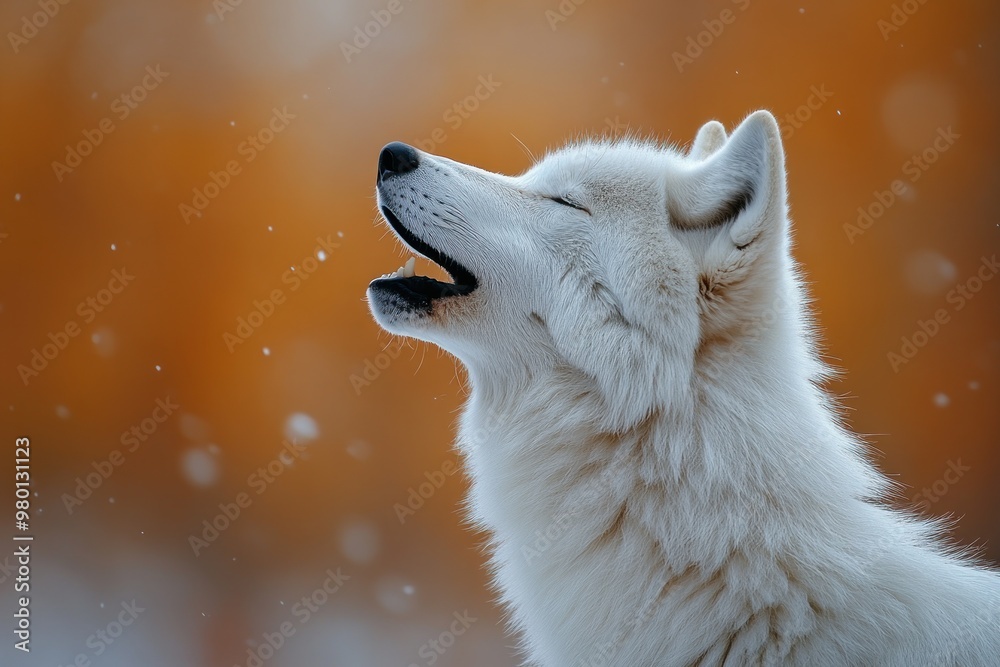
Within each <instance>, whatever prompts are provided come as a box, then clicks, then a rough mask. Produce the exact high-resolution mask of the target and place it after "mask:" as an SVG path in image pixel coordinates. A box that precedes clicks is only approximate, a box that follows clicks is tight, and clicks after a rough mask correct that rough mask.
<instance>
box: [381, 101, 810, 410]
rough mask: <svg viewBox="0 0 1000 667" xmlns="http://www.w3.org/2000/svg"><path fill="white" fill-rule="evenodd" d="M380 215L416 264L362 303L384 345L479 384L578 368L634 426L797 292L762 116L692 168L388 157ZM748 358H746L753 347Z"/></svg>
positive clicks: (576, 159) (631, 145)
mask: <svg viewBox="0 0 1000 667" xmlns="http://www.w3.org/2000/svg"><path fill="white" fill-rule="evenodd" d="M377 193H378V205H379V208H380V210H381V211H382V214H383V215H384V217H385V219H386V220H387V221H388V223H389V225H390V226H391V227H392V229H393V230H394V231H395V233H396V234H397V235H398V236H399V238H400V239H402V241H403V242H404V243H405V244H406V245H407V246H408V247H409V248H410V249H411V250H413V251H414V252H416V253H418V254H420V255H423V256H425V257H427V258H429V259H431V260H432V261H434V262H436V263H437V264H439V265H441V266H442V267H443V268H444V269H445V270H446V271H447V272H448V273H449V274H450V275H451V277H452V279H453V280H454V282H453V283H448V282H441V281H437V280H434V279H432V278H427V277H423V276H417V275H412V273H413V272H412V264H410V265H409V266H408V267H406V268H404V269H403V270H401V271H399V272H397V273H396V274H392V275H389V276H387V277H383V278H379V279H377V280H375V281H373V282H372V283H371V284H370V285H369V287H368V300H369V304H370V306H371V309H372V312H373V313H374V315H375V318H376V319H377V321H378V322H379V324H381V325H382V326H383V327H384V328H386V329H387V330H389V331H390V332H393V333H397V334H402V335H406V336H412V337H414V338H419V339H422V340H426V341H430V342H433V343H436V344H438V345H440V346H441V347H443V348H445V349H446V350H448V351H450V352H452V353H453V354H455V355H456V356H457V357H459V358H460V359H461V360H462V361H463V362H464V363H465V364H466V366H467V367H468V368H469V370H470V373H471V376H472V379H473V381H474V382H475V381H476V380H477V379H484V380H485V379H487V378H490V377H510V376H511V375H519V374H521V375H527V376H530V375H532V374H534V373H541V372H544V371H543V370H542V369H551V368H563V369H575V370H577V371H579V372H581V373H582V374H584V375H585V376H586V377H588V378H589V379H591V380H592V381H593V384H594V386H595V387H596V388H597V389H598V390H599V391H600V392H601V394H602V396H603V397H604V398H605V399H606V400H607V405H608V406H609V414H608V415H607V417H608V421H609V422H610V424H611V425H613V426H615V427H618V428H620V427H626V426H628V425H629V424H630V423H634V421H635V420H637V419H641V418H642V416H643V415H645V414H646V413H648V412H649V410H650V409H652V407H653V406H654V405H656V404H657V402H658V401H669V400H670V398H671V394H676V393H677V392H678V391H683V390H684V389H685V388H686V387H687V386H688V384H689V381H690V378H691V377H692V374H693V373H694V372H695V371H696V369H697V367H698V365H699V364H702V363H710V362H709V361H708V360H710V359H711V357H712V355H713V354H718V353H720V352H722V351H726V352H727V354H729V355H730V357H732V356H734V355H737V356H738V355H742V354H744V353H746V352H749V349H750V346H749V344H750V343H751V342H752V341H749V338H750V337H752V336H754V335H755V331H759V328H760V326H761V324H762V322H764V321H765V320H766V319H767V318H768V317H772V318H773V314H774V312H775V309H776V304H779V303H780V299H781V297H782V295H783V294H785V293H786V292H787V290H788V289H789V288H790V287H792V286H793V283H794V281H793V279H792V270H791V265H790V260H789V258H788V257H789V253H788V232H787V227H788V222H787V215H786V195H785V170H784V156H783V151H782V146H781V140H780V133H779V130H778V125H777V123H776V122H775V119H774V118H773V116H771V115H770V114H769V113H767V112H763V111H760V112H757V113H754V114H752V115H751V116H749V117H748V118H747V119H746V120H745V121H744V122H743V123H742V124H741V125H740V126H739V127H737V128H736V130H735V131H734V132H733V133H732V135H731V136H729V137H727V136H726V132H725V130H724V129H723V127H722V125H720V124H719V123H716V122H711V123H709V124H707V125H705V126H704V127H703V128H702V129H701V130H700V131H699V133H698V136H697V138H696V140H695V142H694V144H693V146H692V148H691V150H690V151H689V152H688V153H687V154H682V153H679V152H676V151H673V150H670V149H667V148H664V147H662V146H658V145H654V144H652V143H641V142H636V141H632V140H625V141H618V142H606V143H603V142H596V143H594V142H585V143H579V144H576V145H572V146H569V147H567V148H565V149H563V150H560V151H557V152H555V153H552V154H550V155H548V156H546V157H545V158H544V159H543V160H541V161H540V162H538V163H537V164H535V165H534V166H533V167H532V168H531V169H529V170H528V171H527V172H526V173H524V174H522V175H520V176H515V177H511V176H504V175H500V174H494V173H490V172H487V171H483V170H481V169H477V168H475V167H471V166H467V165H464V164H460V163H457V162H454V161H452V160H449V159H446V158H443V157H438V156H435V155H430V154H427V153H423V152H420V151H417V150H415V149H413V148H411V147H409V146H407V145H405V144H401V143H392V144H389V145H387V146H386V147H385V148H383V150H382V153H381V155H380V156H379V164H378V186H377ZM755 344H756V343H754V345H755Z"/></svg>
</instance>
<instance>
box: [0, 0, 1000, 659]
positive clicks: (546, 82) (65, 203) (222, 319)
mask: <svg viewBox="0 0 1000 667" xmlns="http://www.w3.org/2000/svg"><path fill="white" fill-rule="evenodd" d="M998 19H1000V5H996V4H994V3H987V2H973V1H971V0H965V1H960V2H951V3H935V2H931V3H926V4H921V3H918V2H915V1H911V0H907V1H906V2H897V3H895V4H894V3H893V2H890V1H889V0H884V1H880V2H870V1H862V0H851V1H849V2H838V3H821V2H813V1H809V2H802V3H799V4H791V3H764V2H757V1H753V2H751V1H750V0H736V1H734V2H730V1H729V0H715V1H712V2H680V1H679V0H675V1H671V2H652V1H649V2H634V1H633V2H614V3H612V2H607V1H605V0H589V1H587V2H582V0H577V1H576V2H575V3H574V2H571V1H570V0H562V2H558V1H557V0H551V1H550V2H541V3H535V2H524V1H519V0H514V1H510V0H505V1H503V2H501V1H488V2H455V3H431V2H428V1H426V0H423V1H421V0H371V1H365V2H360V1H346V0H341V1H336V0H291V1H286V2H276V1H270V2H268V1H265V0H260V1H257V2H251V1H250V0H243V1H242V2H241V1H240V0H216V1H215V2H212V1H211V0H198V1H193V0H185V1H183V2H182V1H177V0H171V1H169V2H168V1H167V0H156V1H147V2H129V1H126V0H94V1H90V2H83V1H81V0H73V1H69V0H8V1H7V2H4V3H3V4H2V5H0V28H2V30H3V32H4V33H5V34H6V37H5V39H4V44H3V45H2V46H0V53H2V55H0V89H2V94H0V132H2V136H3V142H2V148H0V271H2V276H3V279H2V281H0V332H2V333H0V335H2V342H0V358H2V363H0V372H2V377H3V380H2V382H0V409H2V411H0V414H2V424H3V428H2V434H3V441H4V443H5V445H4V446H5V451H7V456H8V457H9V459H8V460H7V461H5V462H3V466H4V469H5V470H7V471H8V472H6V473H4V479H5V480H7V481H5V482H4V484H5V485H9V486H6V487H5V489H4V490H3V491H2V494H0V495H2V497H4V498H8V499H9V500H10V502H11V505H10V506H7V505H5V506H4V507H8V508H9V509H10V511H11V513H13V509H12V504H13V483H12V482H11V481H10V480H11V478H12V476H13V474H12V468H13V457H14V451H13V449H14V446H13V442H14V438H15V437H17V436H22V435H26V436H30V437H31V442H32V477H33V480H34V486H33V491H34V495H33V498H32V501H33V507H32V512H33V518H32V532H33V534H34V535H35V537H36V539H35V542H34V546H33V549H34V560H33V573H32V577H33V578H32V591H31V593H32V607H31V609H32V613H33V616H32V618H33V630H34V634H33V641H32V648H33V651H32V653H31V654H30V655H24V654H21V653H19V652H16V651H14V650H13V649H12V647H11V644H12V643H13V638H12V634H11V633H10V632H9V631H8V630H7V629H4V631H3V633H2V635H3V636H4V637H5V639H4V642H3V647H2V648H0V655H2V656H4V657H2V658H0V662H2V663H3V664H4V665H18V664H27V665H69V664H73V661H74V660H79V657H78V656H80V655H83V656H84V658H85V659H86V660H89V661H91V664H94V665H106V666H135V665H149V666H154V667H159V666H175V665H192V666H198V667H200V666H202V665H205V666H212V667H216V666H229V665H247V666H250V665H255V664H257V665H259V664H266V665H274V666H277V667H284V666H295V667H303V666H313V665H330V666H335V667H336V666H352V667H353V666H359V665H374V666H379V667H381V666H390V665H403V666H406V665H429V664H437V665H446V666H449V665H450V666H465V665H476V666H477V667H493V666H497V667H500V666H510V665H514V664H517V660H518V658H517V654H516V651H515V649H514V648H513V646H514V644H515V640H514V639H512V638H510V637H507V636H505V634H504V632H503V622H502V618H503V617H502V611H501V610H499V609H498V608H497V607H496V606H495V605H494V603H493V602H492V594H491V593H490V592H489V590H488V588H487V583H488V579H487V576H486V574H485V573H484V570H483V568H482V565H483V561H484V557H483V554H482V551H481V542H482V536H480V535H475V534H473V533H471V532H469V531H468V530H466V529H465V528H464V527H463V526H462V525H461V518H462V517H461V511H460V502H461V498H462V496H463V493H464V490H465V488H466V483H467V482H466V480H465V479H464V478H463V476H462V475H461V474H455V475H450V476H447V475H442V474H438V473H437V471H440V470H442V468H443V467H445V468H446V467H448V466H450V465H452V464H453V463H455V462H456V460H457V459H456V455H455V454H454V452H453V451H452V450H451V445H450V443H451V438H452V433H453V428H454V422H455V419H456V413H457V410H458V408H459V407H460V405H461V403H462V400H463V397H464V395H465V392H466V390H465V387H464V385H463V376H462V371H461V369H457V368H456V364H455V362H454V361H453V359H451V358H450V357H448V356H446V355H444V354H442V353H440V352H439V351H438V350H436V349H434V348H432V347H429V346H425V345H422V344H414V343H403V344H402V346H401V345H400V342H399V341H394V340H393V339H391V338H390V337H389V336H388V335H386V334H384V333H381V332H380V331H379V329H378V328H377V327H376V326H375V325H374V323H373V322H372V320H371V318H370V316H369V314H368V311H367V307H366V305H365V303H364V300H363V297H364V290H365V287H366V285H367V283H368V281H369V279H370V278H372V277H374V276H377V275H379V274H381V273H383V272H386V271H390V270H392V269H394V268H395V267H396V266H398V265H399V264H400V263H401V261H402V259H403V258H404V256H403V255H402V254H401V253H400V248H399V245H398V244H397V243H396V242H395V241H393V240H391V239H390V238H388V237H387V234H386V232H385V230H384V228H383V226H381V225H380V224H374V223H376V217H375V207H374V198H373V187H374V177H375V164H376V158H377V154H378V150H379V148H380V147H381V146H382V145H383V144H385V143H386V142H388V141H390V140H396V139H398V140H403V141H407V142H410V143H413V144H415V145H418V146H420V147H423V148H425V149H427V150H430V151H431V152H435V153H441V154H444V155H447V156H449V157H452V158H455V159H458V160H461V161H465V162H471V163H474V164H476V165H479V166H481V167H484V168H486V169H490V170H494V171H503V172H510V173H517V172H520V171H523V170H524V169H526V168H527V167H528V166H529V164H530V158H529V157H528V155H527V153H526V150H525V148H523V147H522V144H523V145H524V146H525V147H527V149H529V150H530V151H531V152H533V153H535V154H539V153H542V152H544V151H545V149H546V148H549V147H556V146H558V145H559V144H560V143H562V142H563V141H565V140H567V139H569V138H573V137H575V136H578V135H580V134H584V133H591V134H602V133H604V134H608V133H610V134H614V133H620V132H623V131H625V130H626V129H628V130H629V131H639V132H644V133H650V134H653V135H656V136H658V137H662V138H664V139H667V140H670V141H672V142H676V143H677V144H678V145H686V144H687V143H688V142H690V140H691V139H692V138H693V136H694V133H695V132H696V130H697V128H698V127H699V126H700V125H701V123H703V122H704V121H706V120H709V119H713V118H714V119H718V120H721V121H722V122H724V123H725V124H726V125H727V126H728V127H732V126H733V124H735V123H737V122H738V121H739V120H741V119H742V117H743V116H744V115H745V114H747V113H748V112H749V111H752V110H754V109H758V108H768V109H771V110H772V111H773V112H774V113H775V114H776V115H777V116H778V117H779V118H781V119H782V123H783V127H784V134H785V145H786V150H787V154H788V168H789V190H790V196H791V206H792V213H793V221H794V226H795V233H796V239H797V247H796V255H797V257H798V259H799V260H800V261H801V262H802V264H803V265H804V267H805V271H806V273H807V275H808V278H809V280H810V282H811V284H812V292H813V295H814V296H815V309H816V311H817V314H818V320H819V323H820V325H821V327H822V330H823V332H824V337H823V339H824V343H825V351H826V354H827V356H828V358H829V359H830V361H831V362H832V363H834V364H835V365H837V366H839V367H840V368H842V369H843V370H844V371H845V372H844V375H843V377H842V378H840V379H839V380H837V381H835V382H833V383H832V384H831V386H830V391H831V392H832V393H833V394H835V395H836V396H838V397H841V399H842V400H843V403H844V405H845V406H846V415H847V419H848V420H849V422H850V424H851V425H852V427H853V428H855V429H856V430H858V431H859V432H861V433H864V434H867V436H868V437H869V440H870V441H871V442H872V444H873V455H874V456H875V457H876V458H877V460H878V463H879V464H880V465H881V466H882V467H883V469H884V470H886V471H887V472H889V473H890V474H892V475H893V476H894V478H895V479H897V480H898V481H899V482H900V483H901V484H903V485H905V488H904V490H903V491H902V494H901V498H900V503H901V504H909V505H918V506H919V507H920V509H921V510H923V511H925V512H927V513H929V514H933V515H953V516H955V517H956V518H958V519H960V523H959V524H958V528H957V530H956V531H955V535H956V537H957V538H958V539H959V540H961V541H962V542H963V543H965V544H974V545H976V546H977V547H979V548H980V549H981V551H982V553H983V555H984V556H985V557H987V558H989V559H990V560H992V561H993V562H997V561H998V560H1000V519H998V515H997V507H998V504H1000V485H998V484H997V483H996V475H997V472H998V468H1000V465H998V463H1000V453H998V452H1000V448H998V446H997V444H998V443H997V436H998V434H1000V416H998V415H1000V412H998V409H997V406H998V403H1000V387H998V379H1000V377H998V363H1000V336H998V328H997V325H998V314H1000V308H998V306H1000V279H997V278H996V277H995V276H994V274H995V272H996V268H995V267H993V268H990V266H989V265H987V264H983V260H982V258H983V257H984V256H985V257H986V258H987V259H989V258H990V257H995V253H997V251H998V245H1000V244H998V238H1000V216H998V214H997V210H996V195H997V191H998V186H1000V169H998V164H1000V161H998V159H997V156H998V154H1000V132H998V130H997V120H998V118H1000V93H998V91H1000V88H998V86H997V82H998V81H1000V58H998V48H1000V41H998V37H1000V21H998ZM123 96H124V97H123ZM914 156H917V157H916V158H914ZM894 181H898V183H896V184H895V185H893V183H894ZM859 207H860V209H861V211H859ZM862 213H864V214H866V215H867V216H870V217H867V218H866V217H864V216H863V215H862ZM115 272H118V274H116V273H115ZM977 272H978V275H977ZM987 277H988V278H993V279H992V280H985V281H984V282H978V281H977V280H982V279H984V278H987ZM276 290H277V291H280V293H279V294H277V295H275V294H274V293H275V291H276ZM962 290H965V292H962ZM275 296H278V297H279V298H278V299H276V300H274V301H271V304H272V305H271V306H270V307H269V306H268V304H267V303H265V301H266V300H271V299H273V298H274V297H275ZM88 299H92V300H93V303H88ZM939 311H943V313H944V315H943V316H940V312H939ZM255 312H256V313H259V314H254V313H255ZM935 313H937V314H938V315H939V316H940V318H939V325H938V326H937V327H936V328H935V327H934V326H932V325H931V324H928V321H929V320H933V319H935ZM239 318H244V319H245V320H247V324H246V325H244V326H245V327H248V328H244V327H241V326H240V323H239ZM921 321H923V322H924V323H925V324H924V327H923V329H921ZM942 322H943V323H942ZM922 331H923V332H925V333H923V334H922V333H921V332H922ZM930 331H933V334H930V333H927V332H930ZM67 332H68V333H67ZM63 334H65V335H63ZM74 334H75V335H74ZM227 334H229V336H227ZM230 336H235V338H233V337H230ZM904 338H905V339H906V340H905V341H904ZM46 346H48V347H46ZM908 346H912V347H908ZM36 350H37V351H38V354H37V355H36V354H35V352H34V351H36ZM890 354H897V355H900V356H899V357H898V358H897V357H891V356H890ZM45 357H49V358H45ZM33 363H34V364H35V366H34V367H32V364H33ZM157 401H161V402H162V403H163V404H164V405H171V404H175V405H176V407H170V408H169V410H165V409H164V408H162V407H160V408H159V409H158V405H157ZM168 412H169V414H167V413H168ZM158 418H162V419H161V420H160V421H157V419H158ZM133 427H134V428H136V429H138V431H137V433H135V434H131V433H129V432H130V431H131V429H133ZM285 439H294V440H295V442H296V443H297V447H300V448H301V450H302V451H298V449H296V450H295V453H294V454H289V453H288V451H289V450H286V451H285V453H284V454H282V453H281V452H282V447H283V445H282V442H283V440H285ZM116 451H117V454H116V453H115V452H116ZM109 466H110V467H109ZM268 466H270V467H271V471H270V472H267V470H268ZM259 468H262V469H263V470H264V471H265V472H263V473H258V472H256V471H257V470H258V469H259ZM955 469H961V470H962V474H961V475H960V476H959V475H958V474H957V473H954V472H949V470H952V471H953V470H955ZM102 470H103V471H104V472H103V473H102V472H101V471H102ZM109 471H110V472H109ZM268 480H269V481H268ZM428 480H431V481H430V482H428ZM435 481H436V482H437V484H436V485H435V484H434V483H433V482H435ZM424 483H427V484H431V486H427V484H425V485H424V486H423V487H422V488H421V484H424ZM93 487H96V488H93ZM432 487H433V488H432ZM438 487H440V488H438ZM924 489H927V491H926V492H925V491H924ZM421 493H423V494H424V495H426V496H428V497H427V498H426V499H421V501H420V502H422V505H421V506H419V507H417V508H416V509H415V510H414V511H412V512H405V513H404V512H401V511H400V507H405V506H407V503H411V506H412V507H416V506H417V505H420V502H418V501H417V500H416V499H417V497H418V496H419V494H421ZM240 494H246V495H245V496H240ZM414 494H416V495H414ZM240 499H242V500H243V501H244V505H245V506H244V507H242V508H240V515H239V517H238V518H236V519H232V520H230V521H228V522H227V520H226V519H225V518H222V519H220V518H219V516H218V515H220V514H221V513H222V512H223V509H220V504H221V505H222V506H223V507H224V508H227V510H226V511H229V512H230V513H234V511H233V506H234V505H233V504H234V503H238V501H239V500H240ZM4 511H7V510H4ZM11 516H12V515H11ZM401 518H402V520H401ZM6 520H7V519H5V521H6ZM11 521H12V519H11ZM206 521H208V522H212V521H215V522H216V523H217V525H220V526H223V529H222V530H221V531H219V532H218V534H217V535H216V534H213V533H212V532H211V530H210V529H206V527H205V523H204V522H206ZM227 523H228V526H227V525H226V524H227ZM14 532H15V531H14V529H13V527H12V528H11V529H10V533H11V534H13V533H14ZM192 536H195V537H196V538H198V539H204V540H205V542H204V543H200V544H199V543H197V542H192ZM0 539H2V540H4V542H3V543H4V544H6V545H7V546H2V547H0V606H2V610H3V611H2V616H3V617H4V618H6V619H8V620H7V621H5V623H8V624H11V623H12V621H11V616H10V614H11V613H12V612H13V609H14V604H15V603H14V597H15V595H14V574H13V573H12V571H11V565H12V562H13V559H11V558H10V553H11V552H12V551H13V546H12V544H13V543H9V542H7V541H6V540H8V539H9V537H0ZM5 558H6V560H4V559H5ZM338 568H339V571H338ZM328 571H329V572H332V573H333V574H334V575H337V577H336V578H337V579H338V581H339V586H340V587H339V589H337V590H336V592H335V593H332V594H327V593H326V592H324V591H323V586H324V583H326V584H327V588H329V589H331V590H332V589H334V588H336V586H337V584H336V583H333V582H331V581H328V579H329V577H330V575H329V574H328ZM304 597H305V598H307V599H309V604H311V605H312V606H313V607H314V609H311V610H310V611H308V612H306V611H305V610H306V609H309V607H308V606H306V605H305V604H304V603H303V601H302V600H303V598H304ZM133 600H134V601H135V605H137V606H138V607H140V608H142V610H143V611H141V612H136V613H135V614H134V615H136V616H137V618H135V620H134V621H132V622H130V624H129V625H128V626H126V627H124V628H117V627H116V625H115V624H116V622H118V620H119V617H120V616H121V615H122V614H125V617H124V618H125V620H130V619H131V617H130V616H129V615H128V613H127V612H124V611H123V607H122V605H123V603H124V604H126V605H130V604H132V601H133ZM320 601H322V604H320V603H319V602H320ZM466 613H467V614H468V615H469V617H471V618H474V619H476V620H475V621H474V622H471V623H468V622H467V623H466V624H464V625H463V624H459V625H458V626H455V627H461V628H464V627H465V625H468V626H469V627H468V629H467V630H464V631H463V632H462V633H461V634H460V635H455V636H452V637H448V636H446V635H447V633H449V632H451V629H452V627H453V621H454V619H455V616H454V615H455V614H459V615H460V616H461V615H462V614H466ZM283 624H286V625H285V627H286V628H289V627H291V628H293V629H294V634H293V635H291V636H288V637H286V638H284V639H283V640H279V639H278V638H277V636H276V635H275V633H280V629H281V627H282V625H283ZM119 630H122V631H121V632H120V634H117V636H116V633H118V631H119ZM99 632H101V633H105V635H104V636H105V637H107V638H108V639H109V640H110V641H107V640H105V639H104V638H102V635H101V634H99ZM442 633H446V635H445V636H443V635H442ZM431 640H435V641H439V643H438V644H434V645H432V644H430V643H429V642H430V641H431ZM275 644H280V648H277V649H271V650H269V649H268V647H269V646H272V645H275ZM445 644H446V645H447V646H445ZM435 646H439V647H442V648H441V650H437V649H436V648H435ZM77 664H84V663H82V662H78V663H77Z"/></svg>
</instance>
